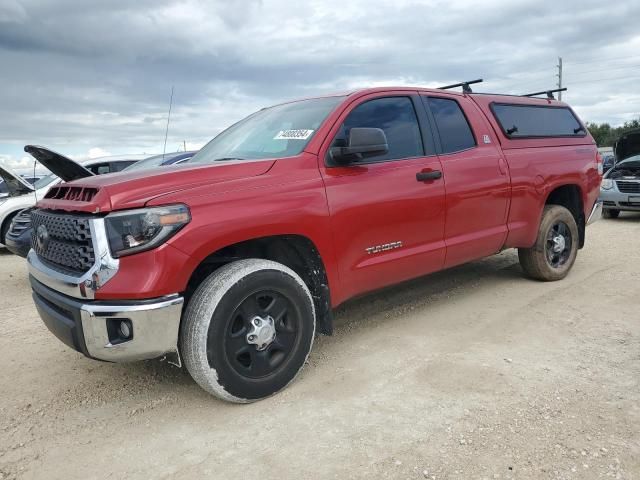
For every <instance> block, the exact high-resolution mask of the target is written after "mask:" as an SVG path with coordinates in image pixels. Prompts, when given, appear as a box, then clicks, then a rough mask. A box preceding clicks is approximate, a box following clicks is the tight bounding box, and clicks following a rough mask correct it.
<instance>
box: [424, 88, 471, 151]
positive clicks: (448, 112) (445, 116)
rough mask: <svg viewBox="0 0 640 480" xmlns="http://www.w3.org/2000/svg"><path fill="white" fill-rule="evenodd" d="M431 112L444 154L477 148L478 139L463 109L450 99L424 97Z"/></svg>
mask: <svg viewBox="0 0 640 480" xmlns="http://www.w3.org/2000/svg"><path fill="white" fill-rule="evenodd" d="M423 101H425V102H426V104H427V105H426V106H427V108H429V109H430V110H431V113H432V114H433V118H434V120H435V122H436V129H437V132H438V134H439V136H440V145H441V146H442V153H454V152H460V151H462V150H468V149H470V148H473V147H475V146H476V139H475V137H474V136H473V131H472V130H471V127H470V126H469V122H468V121H467V117H465V115H464V112H463V111H462V108H460V105H459V104H458V102H456V101H455V100H451V99H449V98H437V97H429V98H428V99H427V98H425V97H423Z"/></svg>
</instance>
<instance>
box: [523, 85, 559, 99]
mask: <svg viewBox="0 0 640 480" xmlns="http://www.w3.org/2000/svg"><path fill="white" fill-rule="evenodd" d="M566 90H567V87H565V88H554V89H552V90H542V91H541V92H534V93H527V94H526V95H522V96H523V97H537V96H538V95H545V94H546V95H547V98H549V99H551V100H555V98H556V97H554V96H553V94H554V93H555V92H564V91H566Z"/></svg>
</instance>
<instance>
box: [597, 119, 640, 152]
mask: <svg viewBox="0 0 640 480" xmlns="http://www.w3.org/2000/svg"><path fill="white" fill-rule="evenodd" d="M587 128H588V129H589V133H590V134H591V136H592V137H593V138H594V139H595V141H596V144H597V145H598V146H599V147H613V144H614V143H616V140H617V139H618V138H619V137H620V136H621V135H623V134H624V133H626V132H628V131H629V130H636V129H638V128H640V118H638V119H636V120H631V121H630V122H624V124H623V125H620V126H619V127H612V126H611V125H609V124H608V123H594V122H587Z"/></svg>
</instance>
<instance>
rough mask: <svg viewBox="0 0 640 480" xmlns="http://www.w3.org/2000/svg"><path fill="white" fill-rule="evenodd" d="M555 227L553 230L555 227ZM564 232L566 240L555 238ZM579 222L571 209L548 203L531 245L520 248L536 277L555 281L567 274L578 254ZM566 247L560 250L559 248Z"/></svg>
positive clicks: (520, 255)
mask: <svg viewBox="0 0 640 480" xmlns="http://www.w3.org/2000/svg"><path fill="white" fill-rule="evenodd" d="M552 229H553V231H552ZM560 236H562V238H563V239H564V240H563V241H554V240H552V238H558V237H560ZM578 242H579V234H578V226H577V224H576V220H575V218H573V215H572V214H571V212H570V211H569V210H567V209H566V208H565V207H562V206H560V205H547V206H545V207H544V211H543V212H542V220H541V221H540V228H539V229H538V235H537V237H536V243H534V244H533V247H531V248H520V249H518V258H519V259H520V265H521V266H522V269H523V270H524V272H525V274H526V275H527V276H529V277H531V278H533V279H535V280H542V281H545V282H553V281H556V280H561V279H563V278H564V277H566V276H567V274H568V273H569V270H571V267H572V266H573V264H574V262H575V260H576V256H577V254H578ZM560 247H563V248H562V251H560V252H557V251H556V250H555V249H559V248H560Z"/></svg>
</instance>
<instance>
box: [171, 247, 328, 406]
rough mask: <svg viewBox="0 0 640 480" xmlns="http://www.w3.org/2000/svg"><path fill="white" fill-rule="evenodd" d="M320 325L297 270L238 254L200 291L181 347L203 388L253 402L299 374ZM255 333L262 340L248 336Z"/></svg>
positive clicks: (188, 312)
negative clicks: (250, 340)
mask: <svg viewBox="0 0 640 480" xmlns="http://www.w3.org/2000/svg"><path fill="white" fill-rule="evenodd" d="M283 312H284V313H283ZM256 318H257V319H258V322H257V323H256ZM254 324H255V325H254ZM257 324H260V327H257V326H256V325H257ZM315 327H316V316H315V309H314V304H313V298H312V296H311V293H310V292H309V289H308V288H307V286H306V285H305V283H304V281H303V280H302V279H301V278H300V277H299V276H298V275H297V274H296V273H295V272H294V271H293V270H291V269H290V268H288V267H286V266H285V265H282V264H280V263H276V262H272V261H269V260H261V259H247V260H239V261H236V262H232V263H230V264H227V265H225V266H223V267H221V268H219V269H218V270H216V271H215V272H213V273H212V274H211V275H209V276H208V277H207V278H206V279H205V280H204V281H203V282H202V283H201V284H200V286H199V287H198V288H197V289H196V291H195V292H194V294H193V296H192V297H191V299H190V300H189V304H188V305H187V308H186V310H185V314H184V317H183V323H182V328H181V333H180V351H181V353H182V356H183V359H184V363H185V366H186V367H187V370H188V371H189V373H190V374H191V376H192V377H193V379H194V380H195V381H196V383H198V385H200V386H201V387H202V388H203V389H204V390H206V391H207V392H209V393H211V394H213V395H215V396H217V397H219V398H221V399H223V400H227V401H230V402H236V403H250V402H254V401H256V400H260V399H263V398H265V397H268V396H270V395H273V394H275V393H277V392H278V391H280V390H282V389H283V388H284V387H286V386H287V385H288V384H289V383H290V382H292V381H293V380H294V378H295V377H296V375H297V374H298V373H299V372H300V370H301V369H302V367H303V365H304V363H305V362H306V360H307V357H308V355H309V352H310V351H311V347H312V345H313V338H314V335H315ZM258 328H262V330H258ZM270 335H273V336H270ZM252 336H253V339H254V341H255V342H256V343H253V344H252V343H250V342H249V339H250V338H251V337H252ZM269 339H270V340H269ZM260 342H264V343H260ZM265 345H266V346H265Z"/></svg>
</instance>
